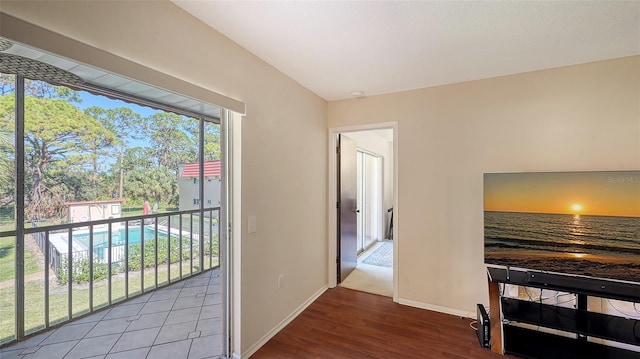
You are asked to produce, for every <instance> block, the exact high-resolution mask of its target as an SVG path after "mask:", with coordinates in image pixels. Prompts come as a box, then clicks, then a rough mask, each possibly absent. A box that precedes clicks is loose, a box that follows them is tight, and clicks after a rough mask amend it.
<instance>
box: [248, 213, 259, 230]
mask: <svg viewBox="0 0 640 359" xmlns="http://www.w3.org/2000/svg"><path fill="white" fill-rule="evenodd" d="M256 227H257V223H256V216H249V225H248V229H247V232H249V233H255V232H256Z"/></svg>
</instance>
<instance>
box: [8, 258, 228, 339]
mask: <svg viewBox="0 0 640 359" xmlns="http://www.w3.org/2000/svg"><path fill="white" fill-rule="evenodd" d="M207 259H208V257H207ZM196 262H197V261H196V260H195V259H194V269H193V273H194V274H196V271H197V270H198V268H197V263H196ZM181 264H182V275H183V278H184V277H187V276H189V273H190V263H189V261H188V260H186V261H183V262H182V263H181ZM179 265H180V264H172V265H171V281H172V282H174V281H177V280H178V279H179V277H180V276H179ZM217 265H218V258H215V257H214V258H213V262H212V263H211V266H210V265H209V263H207V261H205V268H211V267H216V266H217ZM167 273H168V272H167V267H166V265H165V266H159V268H158V279H157V280H158V286H162V285H164V284H167V282H168V281H167ZM155 281H156V278H155V270H154V268H145V271H144V286H145V292H147V291H150V290H152V289H153V288H154V287H155ZM140 285H141V281H140V272H129V297H133V296H135V295H136V294H140V293H141V290H140ZM72 288H73V297H72V300H73V304H72V305H73V316H74V317H77V316H80V315H82V314H85V313H88V312H89V288H88V285H87V284H86V283H82V284H75V283H74V284H73V286H72ZM108 290H109V288H108V281H106V280H103V281H100V282H96V283H94V288H93V308H94V310H95V309H99V308H102V307H105V306H107V304H108V293H109V292H108ZM49 291H50V292H49V323H50V325H54V324H57V323H60V322H64V321H67V320H68V314H69V307H68V288H67V286H66V285H62V286H59V285H57V281H56V280H55V279H52V280H51V282H50V287H49ZM124 298H125V281H124V274H122V273H121V274H118V275H115V276H113V277H112V282H111V301H112V303H113V304H115V303H117V302H120V301H122V300H124ZM14 300H15V290H14V288H13V287H11V288H7V289H3V290H2V291H0V343H4V342H7V341H11V340H12V339H13V336H14V330H15V317H14V314H13V303H14ZM24 327H25V333H26V334H30V333H34V332H36V331H38V330H41V329H44V284H43V282H42V280H36V281H30V282H27V283H26V284H25V324H24Z"/></svg>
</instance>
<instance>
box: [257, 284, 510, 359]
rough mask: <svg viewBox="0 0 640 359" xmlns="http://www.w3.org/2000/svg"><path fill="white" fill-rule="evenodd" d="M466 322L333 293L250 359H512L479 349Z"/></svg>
mask: <svg viewBox="0 0 640 359" xmlns="http://www.w3.org/2000/svg"><path fill="white" fill-rule="evenodd" d="M470 322H471V320H470V319H466V318H465V319H461V318H460V317H456V316H452V315H447V314H442V313H438V312H432V311H428V310H423V309H418V308H413V307H408V306H404V305H400V304H396V303H394V302H393V300H392V299H391V298H388V297H383V296H379V295H375V294H369V293H364V292H359V291H355V290H351V289H347V288H342V287H336V288H333V289H329V290H327V291H326V292H325V293H323V294H322V296H320V298H318V299H317V300H316V301H315V302H314V303H313V304H311V305H310V306H309V307H308V308H307V309H306V310H305V311H304V312H302V314H300V315H299V316H298V317H297V318H296V319H294V320H293V321H292V322H291V323H289V325H287V326H286V327H285V328H284V329H283V330H282V331H280V332H279V333H278V334H276V336H274V337H273V338H272V339H271V340H270V341H269V342H267V344H265V345H264V346H263V347H262V348H260V350H259V351H258V352H256V353H255V354H254V355H253V356H252V357H251V358H253V359H260V358H296V359H303V358H358V359H360V358H385V359H395V358H402V359H411V358H421V359H423V358H434V359H435V358H473V359H485V358H503V359H504V358H514V357H512V356H502V355H498V354H495V353H492V352H491V351H490V350H489V349H486V348H481V347H480V344H479V343H478V338H477V337H476V332H475V331H474V330H473V329H471V328H470V327H469V323H470Z"/></svg>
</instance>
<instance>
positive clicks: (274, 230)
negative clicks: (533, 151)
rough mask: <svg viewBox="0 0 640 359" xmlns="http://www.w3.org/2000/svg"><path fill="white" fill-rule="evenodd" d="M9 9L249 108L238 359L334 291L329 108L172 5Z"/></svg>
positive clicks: (55, 4)
mask: <svg viewBox="0 0 640 359" xmlns="http://www.w3.org/2000/svg"><path fill="white" fill-rule="evenodd" d="M0 10H1V11H3V12H6V13H7V14H9V15H13V16H16V17H18V18H20V19H23V20H25V21H28V22H31V23H34V24H38V25H39V26H42V27H44V28H46V29H49V30H51V31H54V32H57V33H60V34H63V35H66V36H68V37H71V38H73V39H75V40H78V41H80V42H83V43H85V44H89V45H92V46H94V47H97V48H100V49H103V50H104V51H106V52H109V53H112V54H115V55H118V56H121V57H124V58H126V59H129V60H132V61H135V62H137V63H140V64H143V65H145V66H147V67H150V68H153V69H155V70H158V71H162V72H164V73H167V74H169V75H172V76H174V77H176V78H179V79H182V80H185V81H188V82H191V83H193V84H196V85H199V86H201V87H204V88H206V89H210V90H213V91H216V92H218V93H220V94H223V95H225V96H228V97H231V98H234V99H237V100H239V101H242V102H244V103H245V104H246V108H247V113H246V116H245V117H244V118H243V119H242V133H241V142H242V143H241V147H242V148H241V151H242V152H241V153H242V164H241V166H242V168H241V171H242V194H241V198H242V216H241V217H242V218H238V219H237V221H239V222H240V223H242V243H241V251H240V252H241V257H242V260H241V263H242V269H241V271H242V283H239V285H241V288H240V289H241V297H240V298H236V304H238V305H239V304H240V303H241V305H242V307H241V323H240V324H241V325H240V328H241V329H240V330H241V335H237V336H235V338H234V342H235V343H236V348H235V350H236V351H237V352H238V353H240V352H243V353H245V354H247V353H249V352H251V351H253V350H255V349H256V348H257V347H258V345H259V344H260V343H261V342H263V341H264V340H265V339H267V338H268V337H269V335H271V334H273V330H274V328H276V327H277V326H278V325H279V324H280V323H281V322H283V321H284V320H286V319H287V318H288V317H289V316H290V315H291V314H292V313H294V312H295V311H296V310H297V309H298V308H299V307H300V305H301V304H302V303H305V301H307V300H309V299H310V298H313V297H314V295H316V294H317V293H318V292H319V291H321V290H323V288H326V284H327V271H328V268H327V259H326V258H327V244H326V238H327V229H326V213H327V207H326V206H327V203H326V198H327V140H326V133H327V132H326V131H327V126H326V105H327V104H326V101H324V100H323V99H321V98H320V97H318V96H317V95H315V94H313V93H312V92H310V91H309V90H307V89H306V88H304V87H302V86H300V85H299V84H298V83H296V82H295V81H293V80H292V79H290V78H288V77H287V76H285V75H284V74H282V73H280V72H279V71H277V70H276V69H274V68H273V67H272V66H270V65H268V64H267V63H265V62H264V61H262V60H260V59H258V58H257V57H255V56H254V55H252V54H251V53H249V52H248V51H246V50H245V49H243V48H242V47H241V46H239V45H237V44H235V43H233V42H232V41H230V40H229V39H228V38H226V37H224V36H223V35H221V34H220V33H218V32H216V31H215V30H212V29H211V28H210V27H208V26H206V25H204V24H203V23H201V22H200V21H199V20H197V19H196V18H194V17H193V16H191V15H189V14H187V13H186V12H184V11H183V10H181V9H180V8H178V7H177V6H176V5H174V4H173V3H171V2H169V1H160V0H159V1H136V2H131V1H88V2H73V1H5V0H2V1H1V6H0ZM238 21H242V19H238ZM0 26H2V25H1V24H0ZM123 39H126V41H124V40H123ZM51 46H56V44H51ZM113 66H118V65H117V64H113ZM236 130H239V129H236ZM249 215H251V216H256V219H257V231H256V232H255V233H251V234H248V233H247V217H248V216H249ZM280 275H283V281H282V287H281V288H278V287H277V280H278V277H279V276H280Z"/></svg>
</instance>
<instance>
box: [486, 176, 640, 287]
mask: <svg viewBox="0 0 640 359" xmlns="http://www.w3.org/2000/svg"><path fill="white" fill-rule="evenodd" d="M484 244H485V262H486V263H488V264H497V265H506V266H514V267H520V268H527V269H536V270H544V271H550V272H558V273H569V274H576V275H585V276H595V277H603V278H612V279H618V280H624V281H632V282H640V171H600V172H532V173H487V174H485V175H484Z"/></svg>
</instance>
